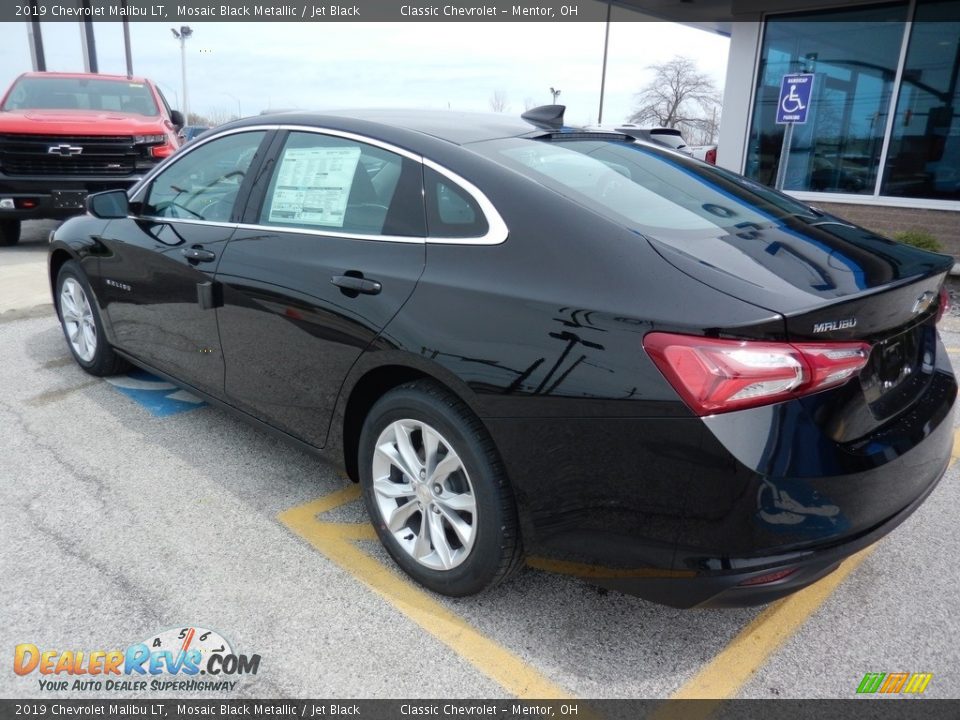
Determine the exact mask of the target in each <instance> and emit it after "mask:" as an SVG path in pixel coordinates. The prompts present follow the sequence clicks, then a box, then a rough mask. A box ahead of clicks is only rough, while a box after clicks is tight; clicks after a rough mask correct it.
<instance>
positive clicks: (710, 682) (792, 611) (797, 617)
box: [654, 430, 960, 720]
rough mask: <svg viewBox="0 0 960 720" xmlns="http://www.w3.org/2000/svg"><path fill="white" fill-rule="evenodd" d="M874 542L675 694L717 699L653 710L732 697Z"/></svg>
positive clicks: (754, 627)
mask: <svg viewBox="0 0 960 720" xmlns="http://www.w3.org/2000/svg"><path fill="white" fill-rule="evenodd" d="M950 457H951V460H950V465H951V466H952V465H953V464H954V463H955V462H956V461H957V460H958V459H960V430H955V431H954V435H953V449H952V450H951V452H950ZM874 548H876V545H875V544H874V545H871V546H870V547H867V548H865V549H863V550H861V551H860V552H858V553H856V554H855V555H852V556H850V557H849V558H848V559H847V560H846V561H844V563H843V564H842V565H841V566H840V567H839V568H837V570H835V571H834V572H832V573H831V574H830V575H828V576H827V577H825V578H823V579H822V580H820V581H819V582H816V583H814V584H813V585H811V586H810V587H808V588H806V589H804V590H801V591H800V592H798V593H796V594H795V595H791V596H790V597H787V598H784V599H783V600H780V601H778V602H776V603H774V604H772V605H770V606H769V607H768V608H766V609H765V610H763V611H762V612H761V613H760V614H759V615H757V617H756V618H754V619H753V621H752V622H750V624H748V625H747V626H746V627H745V628H744V629H743V630H741V631H740V632H739V633H738V634H737V636H736V637H735V638H734V639H733V640H731V641H730V643H729V644H728V645H727V646H726V647H725V648H724V649H723V650H722V651H721V652H720V653H719V654H718V655H717V656H716V657H714V658H713V660H711V661H710V662H709V663H707V664H706V665H705V666H704V667H702V668H701V669H700V671H699V672H698V673H697V674H696V675H694V677H693V678H691V679H690V680H689V681H688V682H687V683H686V684H685V685H683V687H681V688H680V689H679V690H677V692H675V693H674V694H673V695H672V696H671V699H675V700H694V699H707V700H716V702H714V703H697V704H694V705H683V706H681V708H672V707H671V706H670V705H664V706H662V708H661V709H660V711H659V712H658V713H656V714H655V715H654V717H655V718H656V720H669V719H670V718H673V717H677V716H676V712H677V711H679V710H681V709H682V713H683V718H684V720H700V719H701V718H706V717H709V716H710V715H711V714H712V713H713V712H714V710H716V709H717V705H719V704H720V702H721V701H722V700H725V699H727V698H732V697H734V696H735V695H736V694H737V692H739V690H740V688H741V687H743V685H744V684H746V682H747V681H748V680H749V679H750V678H751V677H753V675H754V673H756V672H757V670H759V669H760V668H761V667H762V666H763V664H764V663H765V662H766V661H767V659H768V658H769V657H770V656H771V655H772V654H773V653H774V652H775V651H776V650H777V649H778V648H779V647H780V646H781V645H783V644H784V643H785V642H786V641H787V640H789V639H790V638H791V637H792V636H793V634H794V633H796V631H797V630H798V629H799V628H800V627H801V626H802V625H803V624H804V623H805V622H806V621H807V619H809V617H810V616H811V615H813V613H815V612H816V611H817V610H818V609H819V608H820V606H821V605H823V603H824V602H826V600H827V598H829V597H830V595H831V594H832V593H833V591H834V590H836V589H837V587H839V585H840V583H842V582H843V581H844V580H845V579H846V578H847V576H849V575H850V573H852V572H853V571H854V570H856V569H857V567H858V566H859V565H860V564H861V563H862V562H863V561H864V560H865V559H866V558H867V557H868V556H869V555H870V553H872V552H873V550H874Z"/></svg>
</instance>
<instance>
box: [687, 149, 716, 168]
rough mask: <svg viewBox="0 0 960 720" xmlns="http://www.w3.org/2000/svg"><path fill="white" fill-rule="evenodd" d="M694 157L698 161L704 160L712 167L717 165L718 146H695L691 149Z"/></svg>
mask: <svg viewBox="0 0 960 720" xmlns="http://www.w3.org/2000/svg"><path fill="white" fill-rule="evenodd" d="M690 149H691V150H692V151H693V156H694V157H695V158H696V159H697V160H703V161H704V162H708V163H710V164H711V165H716V164H717V146H716V145H694V146H693V147H692V148H690Z"/></svg>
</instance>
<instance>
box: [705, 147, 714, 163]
mask: <svg viewBox="0 0 960 720" xmlns="http://www.w3.org/2000/svg"><path fill="white" fill-rule="evenodd" d="M703 159H704V160H706V161H707V162H708V163H710V164H711V165H716V164H717V149H716V148H710V149H709V150H707V154H706V155H704V157H703Z"/></svg>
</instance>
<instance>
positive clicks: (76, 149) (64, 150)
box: [47, 144, 83, 157]
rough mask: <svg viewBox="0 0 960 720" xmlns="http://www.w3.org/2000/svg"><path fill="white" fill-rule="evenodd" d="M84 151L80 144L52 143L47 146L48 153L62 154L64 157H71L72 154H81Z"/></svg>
mask: <svg viewBox="0 0 960 720" xmlns="http://www.w3.org/2000/svg"><path fill="white" fill-rule="evenodd" d="M82 152H83V148H82V147H80V146H78V145H66V144H63V145H51V146H50V147H48V148H47V154H48V155H61V156H63V157H70V156H71V155H79V154H80V153H82Z"/></svg>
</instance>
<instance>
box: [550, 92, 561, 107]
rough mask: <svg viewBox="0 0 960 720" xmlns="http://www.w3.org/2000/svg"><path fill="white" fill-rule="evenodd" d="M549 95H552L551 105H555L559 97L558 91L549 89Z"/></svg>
mask: <svg viewBox="0 0 960 720" xmlns="http://www.w3.org/2000/svg"><path fill="white" fill-rule="evenodd" d="M550 94H551V95H553V104H554V105H556V104H557V98H558V97H560V91H559V90H555V89H554V88H550Z"/></svg>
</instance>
